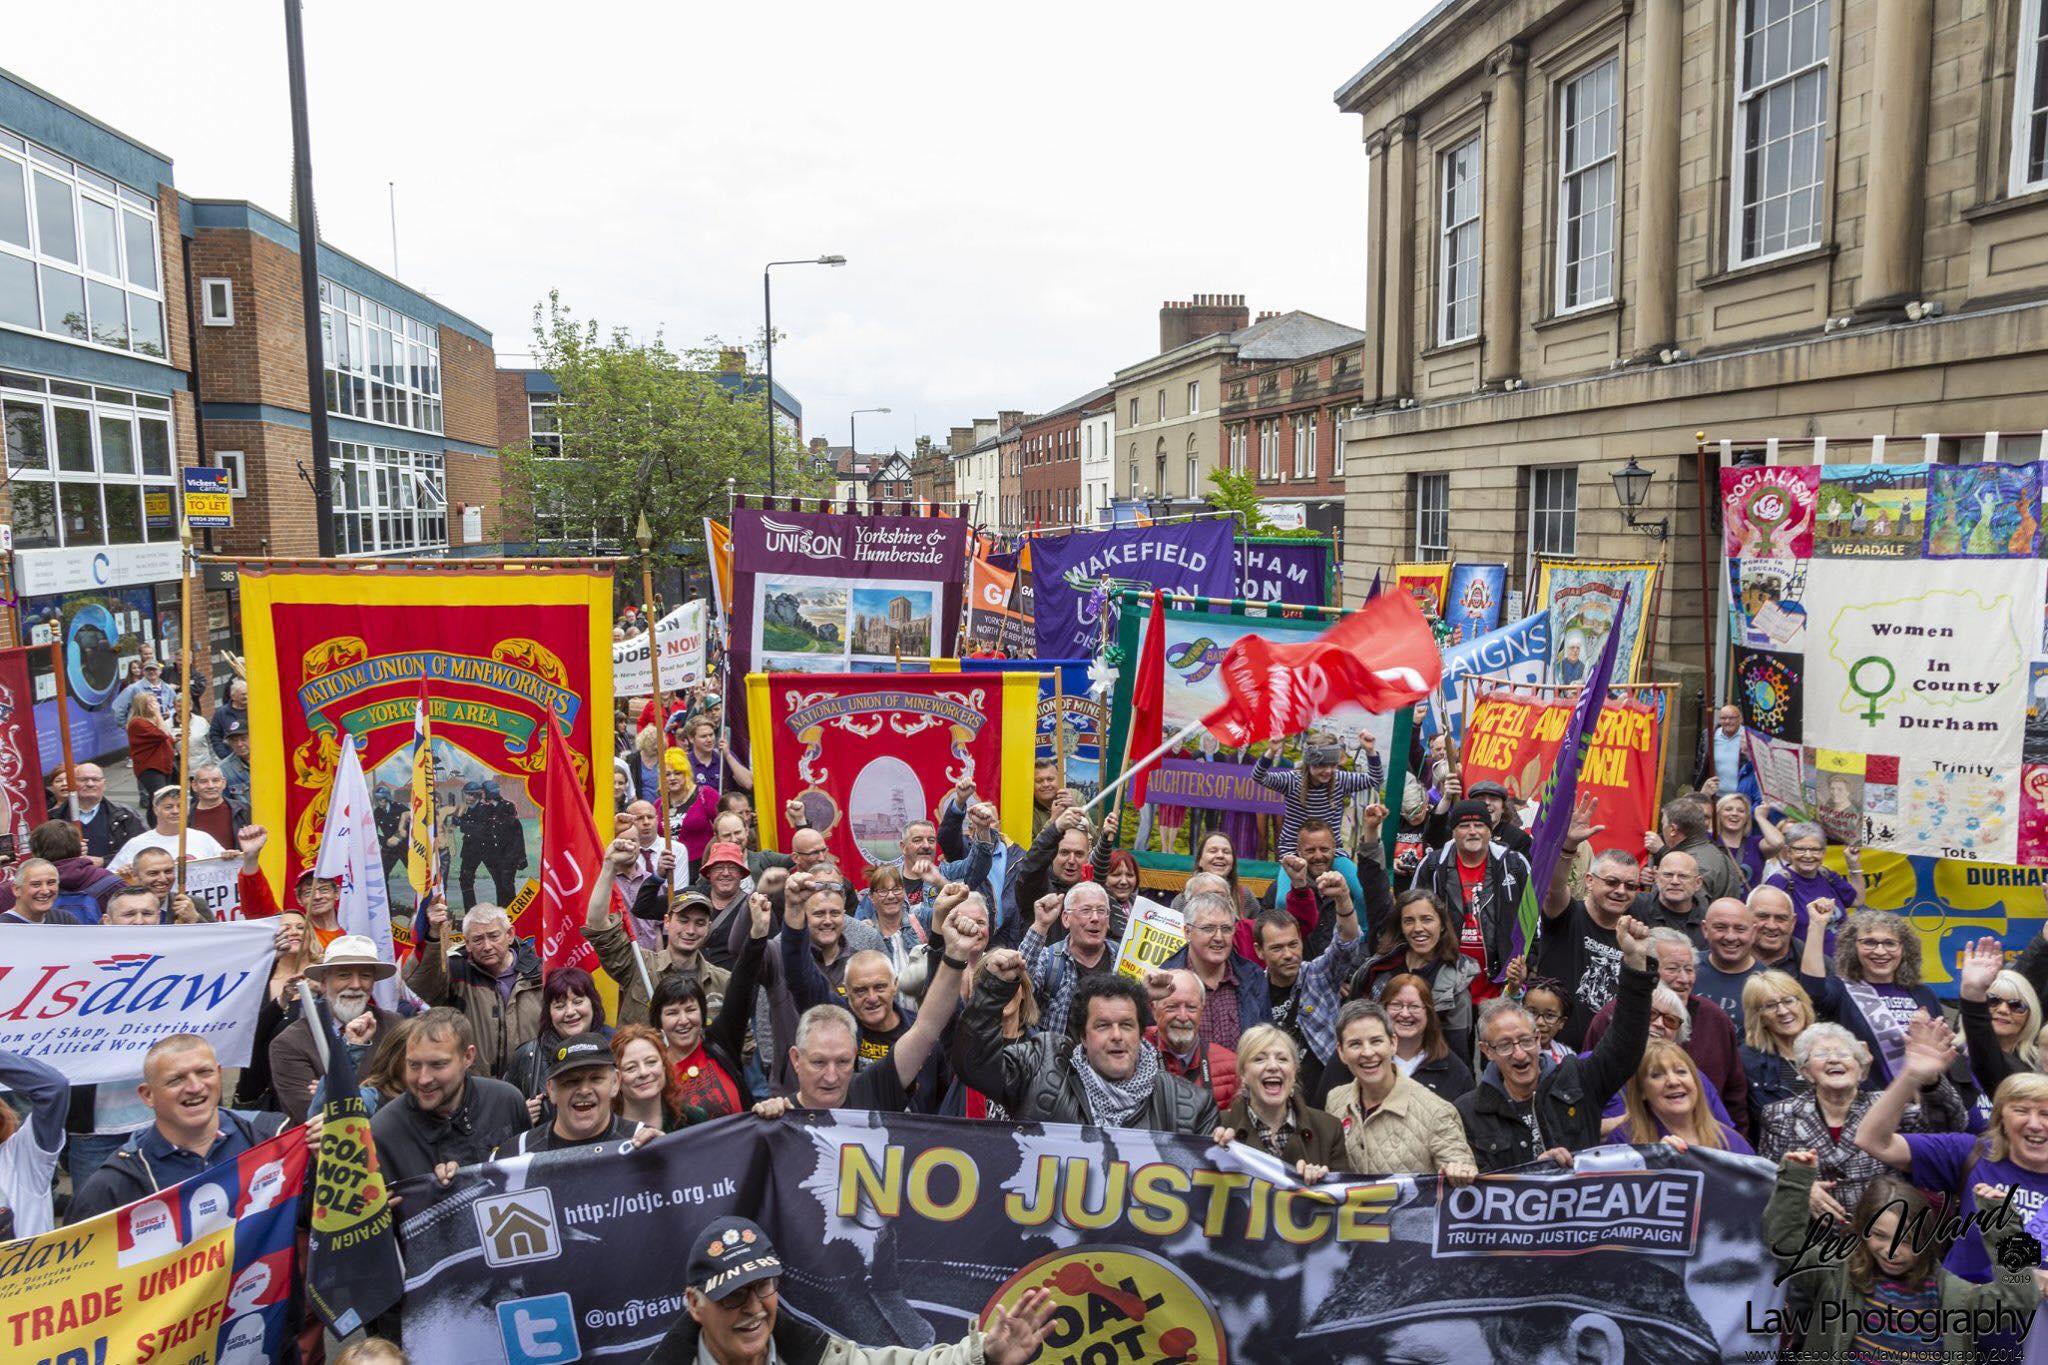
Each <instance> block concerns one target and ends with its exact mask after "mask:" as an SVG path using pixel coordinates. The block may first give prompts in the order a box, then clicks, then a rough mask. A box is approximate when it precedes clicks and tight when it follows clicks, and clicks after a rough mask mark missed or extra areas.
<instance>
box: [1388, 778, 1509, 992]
mask: <svg viewBox="0 0 2048 1365" xmlns="http://www.w3.org/2000/svg"><path fill="white" fill-rule="evenodd" d="M1448 823H1449V824H1450V827H1451V837H1450V841H1449V842H1448V843H1446V844H1445V845H1444V846H1443V847H1442V848H1439V849H1437V850H1435V851H1434V852H1432V853H1431V854H1430V855H1429V856H1428V857H1426V858H1424V859H1423V860H1422V866H1420V867H1418V868H1416V869H1415V881H1414V883H1413V885H1414V889H1416V890H1418V891H1433V892H1435V893H1436V896H1437V898H1438V899H1439V900H1440V901H1442V902H1443V903H1444V904H1445V905H1447V906H1449V907H1450V910H1451V924H1452V926H1453V932H1454V933H1456V934H1457V936H1458V947H1459V950H1460V951H1461V952H1463V953H1464V954H1465V956H1467V957H1469V958H1471V959H1472V960H1473V961H1475V962H1477V963H1478V964H1479V973H1480V974H1479V979H1478V980H1477V981H1474V982H1473V983H1472V1000H1473V1002H1474V1003H1475V1004H1477V1003H1480V1002H1483V1001H1486V1000H1491V999H1492V998H1493V997H1494V996H1496V995H1499V994H1500V987H1499V985H1498V984H1497V979H1498V978H1499V976H1500V975H1501V973H1503V972H1505V971H1506V970H1507V960H1508V957H1509V954H1510V947H1511V943H1512V938H1511V935H1510V929H1511V926H1512V925H1513V924H1514V921H1515V914H1516V910H1517V908H1518V907H1519V906H1520V905H1521V901H1522V889H1523V888H1524V887H1525V886H1527V885H1528V883H1529V860H1528V859H1527V858H1525V857H1523V856H1522V855H1521V854H1519V853H1517V852H1515V851H1514V850H1513V849H1511V848H1508V847H1506V846H1504V845H1502V844H1498V843H1496V842H1494V835H1493V812H1492V811H1490V810H1488V809H1487V805H1486V802H1485V801H1483V800H1476V799H1474V798H1472V797H1465V798H1463V799H1462V800H1459V801H1456V802H1454V803H1452V805H1451V809H1450V813H1449V821H1448Z"/></svg>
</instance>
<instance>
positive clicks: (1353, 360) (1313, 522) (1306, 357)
mask: <svg viewBox="0 0 2048 1365" xmlns="http://www.w3.org/2000/svg"><path fill="white" fill-rule="evenodd" d="M1247 331H1248V333H1250V335H1248V336H1247V338H1246V339H1245V340H1243V341H1242V342H1240V343H1238V344H1237V347H1236V350H1235V352H1234V353H1233V354H1232V355H1231V356H1230V357H1229V358H1228V359H1226V360H1225V361H1224V362H1223V372H1222V377H1221V379H1222V385H1223V410H1222V416H1221V421H1222V423H1223V449H1224V462H1225V463H1226V464H1227V465H1228V466H1229V467H1230V468H1231V469H1232V470H1234V471H1236V472H1237V473H1240V474H1250V475H1252V476H1253V478H1254V479H1256V480H1257V482H1258V487H1259V492H1260V494H1261V495H1262V497H1263V500H1264V501H1265V502H1266V504H1267V506H1268V508H1269V514H1270V515H1272V516H1273V517H1275V518H1276V519H1279V520H1281V521H1284V522H1287V523H1288V524H1294V520H1293V519H1294V518H1297V517H1298V518H1299V519H1300V520H1299V524H1301V525H1304V526H1307V527H1309V528H1310V529H1311V530H1315V531H1319V532H1321V533H1322V534H1324V535H1328V536H1333V537H1339V538H1341V537H1342V535H1343V529H1344V456H1343V447H1342V445H1341V444H1340V443H1339V441H1338V439H1337V432H1338V430H1339V427H1338V424H1339V423H1340V422H1342V421H1343V419H1344V418H1345V416H1346V415H1348V414H1349V412H1350V410H1351V408H1352V407H1353V406H1354V405H1355V404H1356V403H1357V402H1358V396H1359V392H1360V387H1361V381H1360V377H1359V355H1360V348H1361V345H1362V343H1363V342H1364V341H1365V333H1364V332H1361V331H1360V330H1358V329H1357V328H1356V327H1346V326H1345V325H1344V324H1342V323H1339V322H1331V321H1330V320H1329V319H1327V318H1319V317H1317V316H1315V315H1314V314H1313V313H1299V312H1297V313H1288V314H1284V315H1282V314H1271V313H1269V314H1267V315H1265V316H1264V317H1261V318H1260V319H1259V321H1258V323H1256V324H1254V326H1253V327H1252V328H1249V329H1247Z"/></svg>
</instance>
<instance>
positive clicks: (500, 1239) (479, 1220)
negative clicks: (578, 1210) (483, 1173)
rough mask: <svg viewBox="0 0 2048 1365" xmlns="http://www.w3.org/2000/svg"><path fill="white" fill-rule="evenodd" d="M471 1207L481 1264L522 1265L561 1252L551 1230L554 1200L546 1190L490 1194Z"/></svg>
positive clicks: (559, 1244) (558, 1237)
mask: <svg viewBox="0 0 2048 1365" xmlns="http://www.w3.org/2000/svg"><path fill="white" fill-rule="evenodd" d="M473 1207H474V1209H475V1211H476V1228H477V1235H478V1237H479V1238H480V1239H481V1240H482V1242H483V1251H484V1262H485V1264H487V1265H494V1266H504V1265H522V1264H524V1263H526V1262H528V1261H546V1260H552V1259H553V1258H554V1257H556V1256H559V1255H561V1254H562V1246H561V1237H560V1235H559V1234H558V1233H557V1232H556V1230H555V1201H554V1198H553V1196H551V1195H550V1194H549V1193H548V1191H547V1190H545V1189H538V1188H537V1189H529V1190H520V1191H518V1192H517V1193H514V1194H500V1195H494V1196H492V1197H491V1198H488V1199H479V1200H477V1201H476V1203H475V1205H473Z"/></svg>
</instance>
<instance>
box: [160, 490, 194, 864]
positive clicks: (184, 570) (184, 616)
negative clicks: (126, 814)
mask: <svg viewBox="0 0 2048 1365" xmlns="http://www.w3.org/2000/svg"><path fill="white" fill-rule="evenodd" d="M195 567H196V566H195V565H194V564H193V562H192V524H191V523H190V522H189V521H187V520H186V518H185V510H184V507H183V500H182V499H181V500H180V506H179V508H178V796H179V800H180V802H181V803H182V807H183V810H184V814H183V815H181V816H180V817H179V819H178V865H177V876H178V881H177V891H178V894H179V895H183V894H184V892H185V844H186V839H185V836H186V834H187V833H188V832H189V831H190V829H191V827H192V810H191V802H190V799H189V797H188V796H187V793H189V792H190V791H191V789H192V571H193V569H194V568H195ZM155 818H156V805H155V803H154V802H151V804H150V819H151V821H152V823H154V821H155Z"/></svg>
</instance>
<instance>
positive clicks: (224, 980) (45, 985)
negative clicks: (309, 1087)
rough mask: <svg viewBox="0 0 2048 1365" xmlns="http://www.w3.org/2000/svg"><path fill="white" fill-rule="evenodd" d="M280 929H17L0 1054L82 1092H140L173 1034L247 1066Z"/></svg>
mask: <svg viewBox="0 0 2048 1365" xmlns="http://www.w3.org/2000/svg"><path fill="white" fill-rule="evenodd" d="M276 934H277V931H276V928H275V927H274V926H272V925H268V924H265V923H263V922H261V921H256V922H253V923H236V924H181V925H175V926H174V925H152V926H149V927H146V928H144V927H133V926H122V927H118V928H117V927H101V928H98V929H95V930H94V931H93V932H92V933H91V934H88V935H84V936H83V937H81V936H80V934H79V932H78V930H77V929H76V928H75V927H73V926H70V925H37V924H15V925H10V926H9V927H8V929H7V959H6V961H5V963H4V964H0V1052H16V1053H20V1054H21V1055H22V1056H24V1057H34V1058H36V1059H37V1060H39V1061H43V1062H47V1063H48V1064H49V1065H51V1066H54V1067H56V1068H57V1069H58V1070H59V1071H61V1072H63V1073H64V1078H65V1079H66V1080H68V1081H70V1082H71V1083H72V1084H73V1085H96V1084H98V1083H100V1082H102V1081H120V1082H126V1083H129V1084H133V1083H134V1080H135V1078H136V1077H137V1076H139V1075H141V1074H142V1058H143V1055H144V1054H145V1053H147V1052H148V1051H149V1048H150V1045H151V1044H152V1043H154V1042H156V1041H157V1040H158V1039H160V1038H167V1037H169V1036H170V1035H171V1034H174V1033H196V1034H198V1035H199V1036H200V1037H202V1038H204V1039H206V1041H208V1042H209V1043H212V1044H213V1050H214V1051H215V1052H217V1053H219V1054H220V1062H221V1065H222V1066H246V1065H248V1062H249V1049H250V1047H251V1045H252V1044H253V1043H254V1042H255V1039H256V1011H257V1008H258V1007H259V1006H260V1005H261V1004H262V1003H263V992H264V989H265V987H266V986H268V984H269V982H270V962H271V958H272V956H273V955H274V954H273V949H272V947H271V944H272V941H273V940H274V939H275V937H276Z"/></svg>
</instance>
